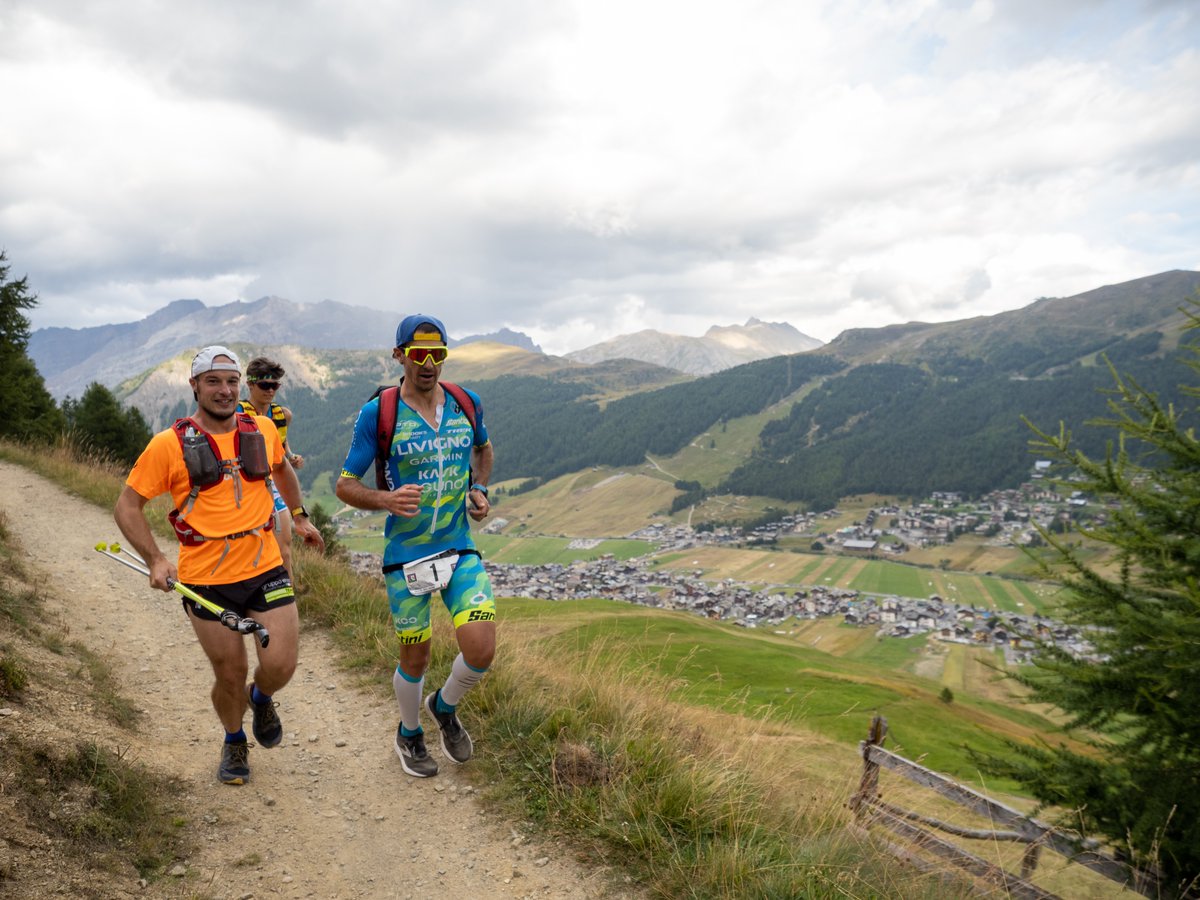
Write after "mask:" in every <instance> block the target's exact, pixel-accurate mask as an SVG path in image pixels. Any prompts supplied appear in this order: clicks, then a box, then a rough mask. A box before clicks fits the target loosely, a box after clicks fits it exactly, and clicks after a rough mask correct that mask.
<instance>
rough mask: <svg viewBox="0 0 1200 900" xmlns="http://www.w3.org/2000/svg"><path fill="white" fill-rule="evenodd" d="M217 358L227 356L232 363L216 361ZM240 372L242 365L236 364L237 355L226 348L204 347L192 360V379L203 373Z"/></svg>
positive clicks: (216, 346)
mask: <svg viewBox="0 0 1200 900" xmlns="http://www.w3.org/2000/svg"><path fill="white" fill-rule="evenodd" d="M218 356H228V357H229V358H230V359H231V360H233V362H225V361H224V360H221V361H219V362H218V361H217V357H218ZM213 371H217V372H241V371H242V364H241V363H240V362H238V358H237V354H236V353H234V352H233V351H232V350H230V349H229V348H228V347H222V346H221V345H220V344H216V345H214V346H212V347H205V348H204V349H203V350H201V351H200V352H199V353H197V354H196V356H195V358H194V359H192V377H193V378H195V377H196V376H197V375H202V374H203V373H205V372H213Z"/></svg>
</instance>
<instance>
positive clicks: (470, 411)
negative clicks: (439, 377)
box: [438, 381, 475, 431]
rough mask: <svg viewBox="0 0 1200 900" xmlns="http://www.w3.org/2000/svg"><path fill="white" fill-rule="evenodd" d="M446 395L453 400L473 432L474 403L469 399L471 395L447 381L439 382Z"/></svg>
mask: <svg viewBox="0 0 1200 900" xmlns="http://www.w3.org/2000/svg"><path fill="white" fill-rule="evenodd" d="M438 384H440V385H441V386H442V387H443V388H445V390H446V393H448V394H449V395H450V396H451V397H453V398H454V399H455V401H456V402H457V403H458V405H459V408H460V409H462V411H463V414H464V415H466V417H467V421H468V422H470V423H471V430H472V431H474V430H475V401H474V400H472V399H471V395H470V394H468V393H467V392H466V389H464V388H461V387H459V386H458V385H457V384H454V383H452V382H449V381H439V382H438Z"/></svg>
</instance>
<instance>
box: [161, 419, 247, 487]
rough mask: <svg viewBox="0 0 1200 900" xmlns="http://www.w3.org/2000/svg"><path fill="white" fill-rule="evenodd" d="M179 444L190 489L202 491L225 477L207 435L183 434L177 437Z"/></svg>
mask: <svg viewBox="0 0 1200 900" xmlns="http://www.w3.org/2000/svg"><path fill="white" fill-rule="evenodd" d="M179 442H180V444H182V445H183V463H184V465H185V466H187V470H188V476H189V477H190V478H191V480H192V487H194V488H199V489H201V490H203V489H204V488H206V487H212V486H213V485H214V484H216V483H217V482H219V481H220V480H221V479H222V478H223V477H224V476H225V472H224V469H223V467H222V466H221V461H220V460H219V459H217V454H215V453H213V451H212V447H211V446H210V445H209V443H208V435H207V434H204V433H203V432H201V433H199V434H183V435H180V436H179ZM264 455H265V451H264Z"/></svg>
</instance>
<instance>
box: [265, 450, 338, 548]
mask: <svg viewBox="0 0 1200 900" xmlns="http://www.w3.org/2000/svg"><path fill="white" fill-rule="evenodd" d="M271 477H272V478H273V479H274V481H275V487H276V489H277V490H278V491H279V496H280V497H282V498H283V502H284V503H286V504H287V507H288V509H289V510H293V511H294V510H297V509H299V508H300V507H301V506H303V505H304V494H303V492H302V491H301V490H300V479H299V478H297V477H296V470H295V469H293V468H292V464H291V463H290V462H288V461H287V457H284V458H283V459H282V460H281V461H280V463H279V465H277V466H275V467H274V468H273V469H272V470H271ZM292 527H293V528H294V529H295V530H296V534H298V535H299V536H300V539H301V540H303V541H304V543H306V544H308V545H309V546H311V547H316V548H317V549H318V550H320V551H321V552H322V553H324V552H325V539H324V538H323V537H321V531H320V529H318V528H317V526H316V525H314V524H313V523H312V522H310V521H309V520H308V516H295V515H294V516H293V517H292Z"/></svg>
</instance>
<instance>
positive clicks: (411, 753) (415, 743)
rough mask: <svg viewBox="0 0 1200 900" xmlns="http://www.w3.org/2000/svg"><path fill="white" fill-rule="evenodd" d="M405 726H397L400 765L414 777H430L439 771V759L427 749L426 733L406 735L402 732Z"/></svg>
mask: <svg viewBox="0 0 1200 900" xmlns="http://www.w3.org/2000/svg"><path fill="white" fill-rule="evenodd" d="M402 727H403V726H401V725H397V726H396V755H397V756H398V757H400V767H401V768H402V769H404V771H405V772H407V773H408V774H409V775H412V776H413V777H414V778H428V777H430V776H431V775H436V774H437V773H438V764H437V761H436V760H435V759H434V758H433V757H432V756H430V755H429V751H428V750H426V749H425V735H424V733H422V732H420V731H418V732H417V733H416V734H414V735H410V736H409V737H405V736H404V735H402V734H401V733H400V729H401V728H402Z"/></svg>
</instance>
